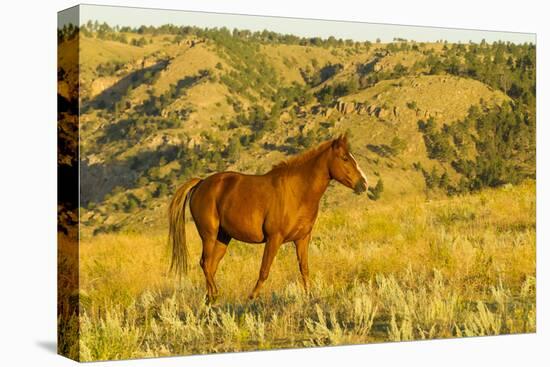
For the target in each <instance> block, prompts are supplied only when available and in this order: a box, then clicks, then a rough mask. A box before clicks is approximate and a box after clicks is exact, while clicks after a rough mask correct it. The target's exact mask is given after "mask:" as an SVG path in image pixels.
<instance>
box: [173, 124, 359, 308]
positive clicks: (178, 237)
mask: <svg viewBox="0 0 550 367" xmlns="http://www.w3.org/2000/svg"><path fill="white" fill-rule="evenodd" d="M331 180H336V181H337V182H339V183H341V184H342V185H344V186H346V187H348V188H350V189H352V190H354V192H355V193H357V194H361V193H363V192H365V191H366V190H367V187H368V184H367V178H366V176H365V174H364V173H363V171H362V170H361V168H360V167H359V165H358V163H357V161H356V160H355V158H354V156H353V155H352V153H351V152H350V147H349V144H348V140H347V136H346V135H340V136H339V137H337V138H335V139H331V140H328V141H325V142H323V143H321V144H320V145H318V146H317V147H315V148H313V149H311V150H309V151H307V152H305V153H302V154H300V155H297V156H294V157H291V158H290V159H288V160H285V161H282V162H280V163H278V164H276V165H274V166H273V168H272V169H271V170H270V171H269V172H267V173H265V174H263V175H248V174H242V173H237V172H218V173H215V174H213V175H211V176H209V177H207V178H205V179H200V178H192V179H190V180H189V181H187V182H185V183H184V184H182V185H181V186H180V187H179V188H178V189H177V190H176V192H175V194H174V196H173V198H172V200H171V202H170V205H169V210H168V212H169V213H168V214H169V215H168V216H169V243H171V248H172V259H171V265H170V269H171V270H172V271H173V272H175V273H176V274H179V275H180V276H181V274H182V273H186V272H187V271H188V257H189V254H188V249H187V243H186V238H185V207H186V204H187V203H188V202H189V208H190V211H191V215H192V217H193V220H194V222H195V226H196V228H197V231H198V233H199V236H200V238H201V240H202V256H201V259H200V266H201V268H202V270H203V272H204V276H205V279H206V288H207V295H206V299H207V301H213V300H215V299H216V297H217V296H218V293H219V292H218V288H217V286H216V283H215V282H214V276H215V275H216V270H217V268H218V264H219V263H220V261H221V259H222V258H223V256H224V255H225V253H226V251H227V247H228V245H229V242H230V241H231V239H237V240H239V241H242V242H248V243H255V244H260V243H265V246H264V252H263V257H262V264H261V267H260V274H259V277H258V280H257V282H256V285H255V287H254V289H253V290H252V292H251V293H250V296H249V298H250V299H254V298H256V297H258V295H259V292H260V289H261V288H262V285H263V284H264V282H265V281H266V279H267V277H268V275H269V270H270V268H271V264H272V262H273V259H274V258H275V255H276V254H277V250H278V249H279V247H280V246H281V245H282V244H283V243H287V242H294V244H295V247H296V256H297V259H298V265H299V269H300V273H301V276H302V284H303V287H304V289H305V291H306V294H308V293H309V269H308V245H309V241H310V239H311V231H312V228H313V225H314V223H315V220H316V218H317V213H318V211H319V201H320V200H321V197H322V196H323V194H324V193H325V191H326V189H327V187H328V185H329V183H330V181H331Z"/></svg>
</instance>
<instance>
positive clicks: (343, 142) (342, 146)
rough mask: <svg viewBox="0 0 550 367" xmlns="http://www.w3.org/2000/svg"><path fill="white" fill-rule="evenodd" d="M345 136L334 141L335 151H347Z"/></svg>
mask: <svg viewBox="0 0 550 367" xmlns="http://www.w3.org/2000/svg"><path fill="white" fill-rule="evenodd" d="M345 139H346V138H345V136H344V135H340V136H339V137H337V138H336V139H334V140H333V141H332V147H333V148H334V149H345V147H346V140H345Z"/></svg>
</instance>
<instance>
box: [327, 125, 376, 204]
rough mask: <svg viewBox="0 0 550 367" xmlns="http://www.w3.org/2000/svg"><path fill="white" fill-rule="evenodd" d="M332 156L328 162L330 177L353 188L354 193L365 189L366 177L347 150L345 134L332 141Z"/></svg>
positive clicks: (359, 192)
mask: <svg viewBox="0 0 550 367" xmlns="http://www.w3.org/2000/svg"><path fill="white" fill-rule="evenodd" d="M331 149H332V156H331V158H330V159H329V162H328V169H329V174H330V178H333V179H335V180H336V181H338V182H340V183H341V184H342V185H344V186H346V187H349V188H350V189H353V191H355V193H356V194H361V193H363V192H365V191H367V177H366V176H365V174H364V173H363V171H362V170H361V168H360V167H359V164H358V163H357V161H356V160H355V158H354V157H353V155H352V154H351V153H350V151H349V145H348V139H347V136H345V135H342V136H340V137H338V138H336V139H334V140H333V141H332V146H331Z"/></svg>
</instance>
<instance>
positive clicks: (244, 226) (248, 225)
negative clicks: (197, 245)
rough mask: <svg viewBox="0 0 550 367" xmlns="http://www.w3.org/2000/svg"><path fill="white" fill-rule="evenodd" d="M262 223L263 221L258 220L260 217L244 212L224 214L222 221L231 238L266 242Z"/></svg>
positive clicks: (251, 241) (222, 225)
mask: <svg viewBox="0 0 550 367" xmlns="http://www.w3.org/2000/svg"><path fill="white" fill-rule="evenodd" d="M262 224H263V221H260V220H258V218H254V216H249V215H245V214H243V213H238V214H237V213H235V215H230V216H224V218H222V220H221V223H220V225H221V227H222V228H223V230H224V231H225V232H226V233H227V234H228V235H229V236H231V238H234V239H236V240H239V241H242V242H250V243H262V242H265V236H264V233H263V229H262Z"/></svg>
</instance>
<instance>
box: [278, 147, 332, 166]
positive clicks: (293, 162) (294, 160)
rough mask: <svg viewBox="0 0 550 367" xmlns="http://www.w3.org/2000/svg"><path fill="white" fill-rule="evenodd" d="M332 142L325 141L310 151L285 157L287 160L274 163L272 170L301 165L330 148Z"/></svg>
mask: <svg viewBox="0 0 550 367" xmlns="http://www.w3.org/2000/svg"><path fill="white" fill-rule="evenodd" d="M331 144H332V140H329V141H325V142H324V143H321V144H319V145H318V146H316V147H315V148H312V149H310V150H308V151H306V152H304V153H302V154H299V155H296V156H294V157H290V158H288V159H285V160H283V161H281V162H279V163H277V164H275V165H273V168H272V169H271V170H272V171H274V170H276V169H281V168H289V167H296V166H299V165H300V164H302V163H303V162H306V161H308V160H309V159H311V158H312V157H314V156H316V155H317V154H319V153H321V152H323V151H325V150H326V149H328V148H329V147H330V146H331Z"/></svg>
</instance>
